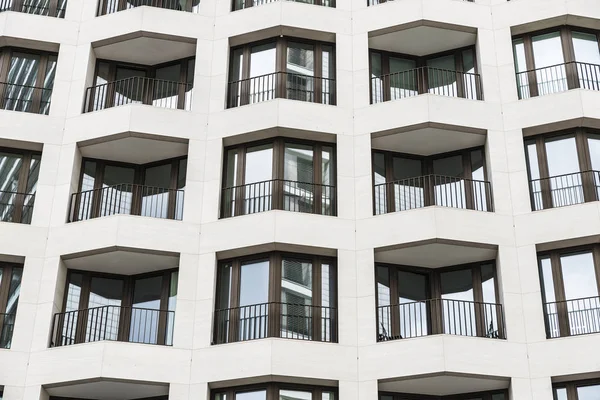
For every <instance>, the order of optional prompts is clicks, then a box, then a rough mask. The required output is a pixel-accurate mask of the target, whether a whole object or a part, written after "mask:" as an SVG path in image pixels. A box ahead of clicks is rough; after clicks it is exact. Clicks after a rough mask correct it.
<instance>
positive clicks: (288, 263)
mask: <svg viewBox="0 0 600 400" xmlns="http://www.w3.org/2000/svg"><path fill="white" fill-rule="evenodd" d="M312 272H313V268H312V263H311V262H306V261H302V260H296V259H283V262H282V266H281V303H282V309H283V310H282V316H281V337H284V338H293V339H308V340H310V339H311V338H312V330H313V329H312V322H313V321H312V313H313V308H312V304H313V290H312V287H313V281H312V280H313V275H312Z"/></svg>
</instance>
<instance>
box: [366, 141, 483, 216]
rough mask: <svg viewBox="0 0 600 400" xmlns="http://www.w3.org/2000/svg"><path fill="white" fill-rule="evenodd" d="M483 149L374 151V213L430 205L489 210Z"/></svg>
mask: <svg viewBox="0 0 600 400" xmlns="http://www.w3.org/2000/svg"><path fill="white" fill-rule="evenodd" d="M485 179H486V171H485V158H484V150H483V148H475V149H469V150H461V151H460V152H453V153H448V154H439V155H435V156H429V157H422V156H415V155H409V154H399V153H391V152H384V151H380V150H375V151H374V152H373V183H374V200H375V201H374V213H375V215H378V214H384V213H386V212H395V211H404V210H410V209H413V208H421V207H426V206H431V205H437V206H444V207H454V208H467V209H472V210H479V211H492V196H491V185H490V183H489V182H486V181H485Z"/></svg>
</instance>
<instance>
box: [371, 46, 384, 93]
mask: <svg viewBox="0 0 600 400" xmlns="http://www.w3.org/2000/svg"><path fill="white" fill-rule="evenodd" d="M382 75H383V71H382V69H381V54H379V53H371V103H372V104H374V103H380V102H382V101H383V100H384V98H383V90H384V88H383V82H384V78H383V76H382Z"/></svg>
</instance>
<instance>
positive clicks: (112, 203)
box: [100, 165, 135, 216]
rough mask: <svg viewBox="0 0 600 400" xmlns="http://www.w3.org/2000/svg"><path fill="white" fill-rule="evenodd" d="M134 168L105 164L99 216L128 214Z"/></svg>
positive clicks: (129, 211) (131, 196)
mask: <svg viewBox="0 0 600 400" xmlns="http://www.w3.org/2000/svg"><path fill="white" fill-rule="evenodd" d="M134 177H135V170H134V169H133V168H131V167H118V166H114V165H107V166H106V167H105V168H104V176H103V180H102V188H103V189H102V198H101V201H100V202H101V212H100V215H101V216H106V215H113V214H130V213H131V202H132V198H133V183H134Z"/></svg>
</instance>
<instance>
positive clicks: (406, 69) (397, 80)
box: [389, 57, 418, 100]
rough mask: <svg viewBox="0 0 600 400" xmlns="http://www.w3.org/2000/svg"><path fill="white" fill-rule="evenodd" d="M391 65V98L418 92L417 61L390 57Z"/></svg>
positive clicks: (399, 97) (413, 94)
mask: <svg viewBox="0 0 600 400" xmlns="http://www.w3.org/2000/svg"><path fill="white" fill-rule="evenodd" d="M389 67H390V76H389V82H390V98H391V99H392V100H396V99H401V98H404V97H409V96H415V95H417V94H418V87H417V73H416V70H415V68H416V67H417V63H416V61H414V60H407V59H404V58H397V57H390V58H389Z"/></svg>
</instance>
